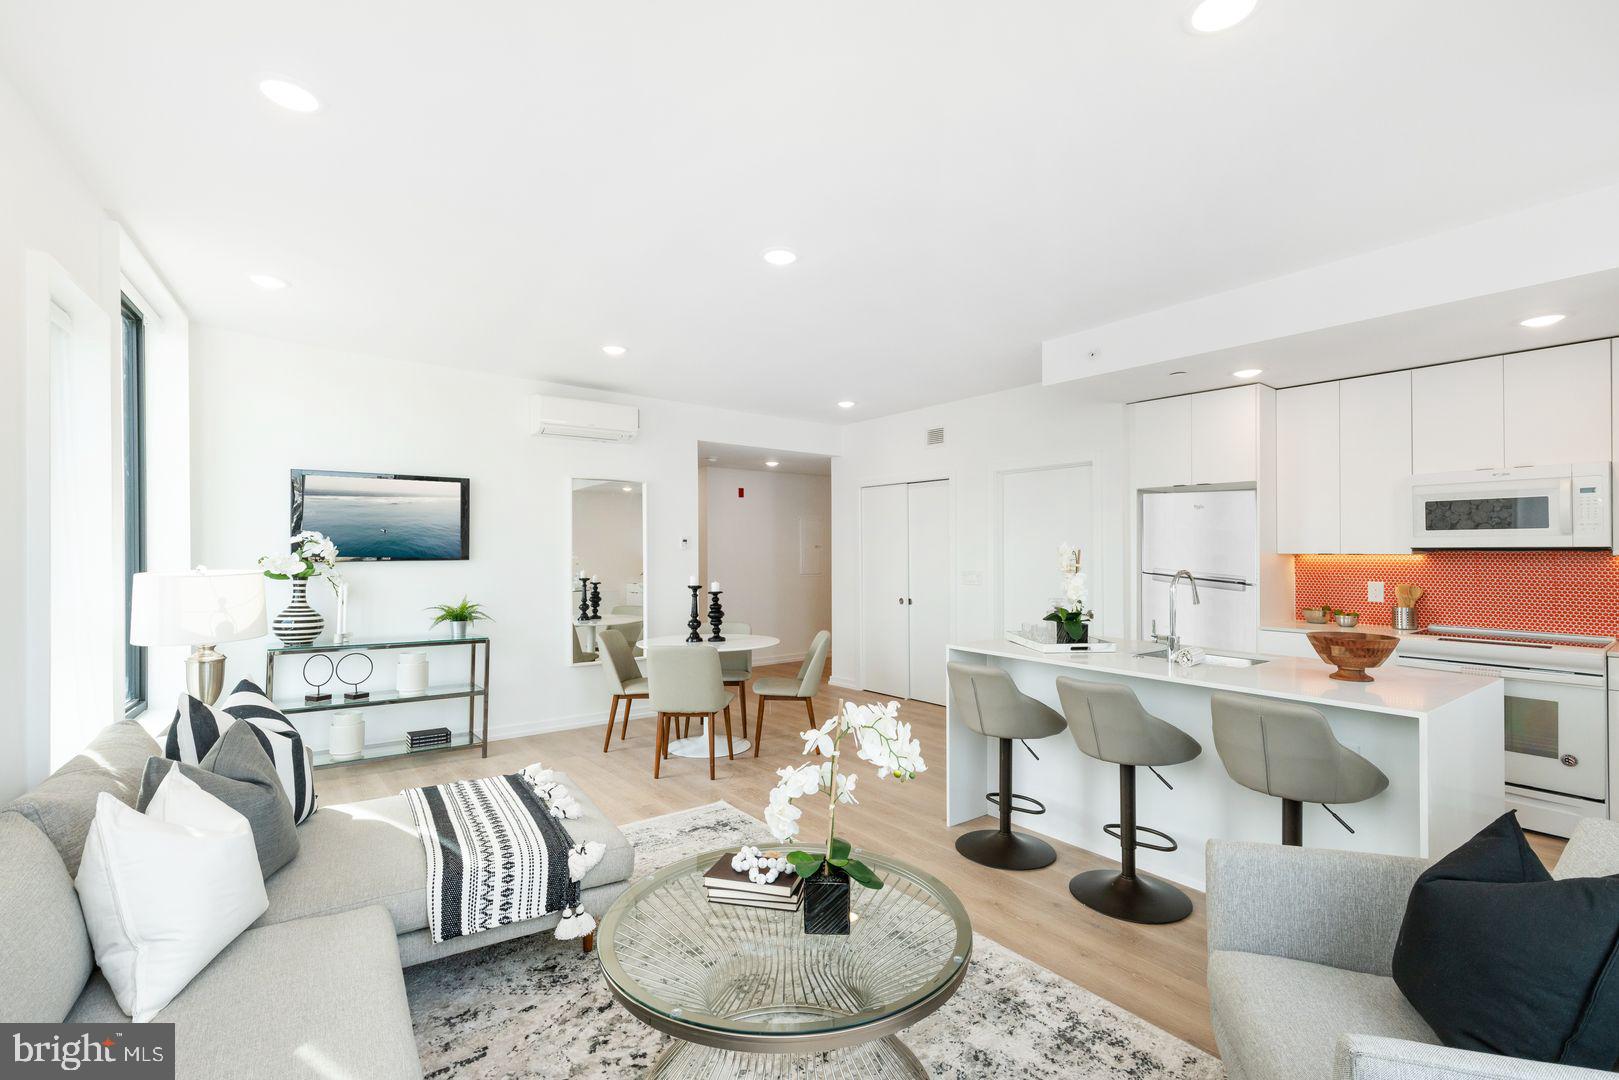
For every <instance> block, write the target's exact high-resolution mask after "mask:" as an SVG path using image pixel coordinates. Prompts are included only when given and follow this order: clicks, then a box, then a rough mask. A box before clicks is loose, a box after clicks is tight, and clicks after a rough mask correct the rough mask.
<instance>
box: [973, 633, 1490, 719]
mask: <svg viewBox="0 0 1619 1080" xmlns="http://www.w3.org/2000/svg"><path fill="white" fill-rule="evenodd" d="M1277 629H1280V628H1279V627H1278V628H1277ZM1117 644H1118V651H1117V652H1110V653H1043V652H1036V651H1035V650H1033V649H1026V648H1024V647H1023V646H1021V645H1016V644H1013V643H1012V642H1010V641H1004V640H1002V641H994V640H991V641H970V642H966V643H964V644H956V645H951V646H950V648H951V649H952V650H955V651H958V652H963V653H976V654H978V655H980V656H996V657H1003V658H1005V659H1008V660H1021V661H1026V662H1028V663H1033V664H1047V665H1050V666H1051V667H1055V668H1075V669H1090V670H1094V671H1099V672H1107V673H1109V674H1113V675H1122V676H1125V677H1127V678H1137V679H1153V680H1157V681H1159V682H1172V683H1182V684H1185V685H1191V686H1206V687H1208V688H1209V689H1210V690H1233V691H1236V692H1238V693H1244V694H1257V695H1260V696H1262V697H1273V698H1281V699H1285V700H1288V701H1302V702H1305V703H1307V704H1311V705H1333V706H1337V707H1338V708H1343V709H1363V710H1365V711H1367V712H1379V713H1392V714H1396V715H1402V716H1424V715H1426V714H1427V713H1429V712H1432V711H1433V710H1435V709H1438V708H1442V707H1443V706H1445V705H1449V704H1450V703H1451V702H1453V701H1457V700H1458V699H1460V698H1464V697H1466V696H1468V695H1469V694H1472V693H1475V692H1477V691H1479V690H1482V689H1484V688H1485V687H1488V686H1490V685H1491V684H1493V683H1496V682H1499V681H1500V680H1498V679H1495V678H1493V677H1486V676H1480V675H1461V674H1452V673H1451V672H1448V671H1430V670H1427V669H1424V668H1407V667H1398V666H1394V665H1392V664H1391V663H1387V662H1386V663H1385V664H1384V665H1383V666H1382V667H1378V668H1373V669H1372V670H1371V672H1370V674H1371V676H1372V678H1373V679H1374V680H1375V681H1373V682H1369V683H1351V682H1340V681H1338V680H1336V679H1331V678H1328V676H1329V675H1330V674H1331V673H1332V671H1333V668H1331V667H1330V666H1328V665H1327V664H1323V663H1322V662H1321V661H1319V660H1316V659H1309V660H1301V659H1298V658H1296V657H1290V656H1271V655H1267V654H1264V653H1241V654H1239V653H1228V654H1227V655H1245V656H1255V657H1260V658H1262V659H1264V660H1265V663H1263V664H1257V665H1255V666H1253V667H1215V666H1213V665H1209V664H1201V665H1198V666H1196V667H1178V666H1176V665H1174V664H1171V663H1170V662H1169V661H1168V660H1164V659H1152V658H1148V657H1141V656H1136V655H1135V654H1136V653H1138V652H1149V651H1152V650H1154V649H1162V648H1163V646H1162V645H1160V644H1157V643H1154V642H1150V641H1120V642H1118V643H1117Z"/></svg>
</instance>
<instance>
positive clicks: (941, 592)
mask: <svg viewBox="0 0 1619 1080" xmlns="http://www.w3.org/2000/svg"><path fill="white" fill-rule="evenodd" d="M906 487H907V489H908V490H907V493H906V494H907V499H906V502H907V512H908V519H909V521H908V525H907V528H906V534H907V547H908V549H909V551H908V560H907V561H908V562H909V564H910V572H909V587H908V589H907V591H906V595H905V611H906V614H907V617H908V620H909V624H910V651H909V660H910V673H911V692H910V694H909V696H910V697H912V698H914V699H916V700H917V701H931V702H932V703H933V704H935V705H943V704H944V700H945V672H944V664H945V659H944V653H945V649H946V648H947V647H948V646H949V644H950V483H949V481H947V480H932V481H929V482H927V483H924V484H907V485H906Z"/></svg>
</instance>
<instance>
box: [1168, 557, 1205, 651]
mask: <svg viewBox="0 0 1619 1080" xmlns="http://www.w3.org/2000/svg"><path fill="white" fill-rule="evenodd" d="M1181 578H1185V579H1186V584H1188V585H1190V586H1191V587H1192V603H1193V604H1201V603H1202V602H1203V601H1202V600H1199V599H1198V596H1197V579H1196V578H1194V577H1193V576H1192V572H1191V571H1190V570H1177V571H1175V576H1174V577H1172V578H1170V579H1169V638H1168V640H1167V641H1165V644H1166V645H1168V646H1169V655H1170V656H1174V655H1175V652H1176V650H1178V649H1179V648H1180V647H1181V639H1180V635H1179V634H1178V633H1176V632H1175V595H1176V594H1177V593H1179V592H1180V589H1179V588H1178V587H1177V586H1179V585H1180V583H1181Z"/></svg>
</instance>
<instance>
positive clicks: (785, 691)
mask: <svg viewBox="0 0 1619 1080" xmlns="http://www.w3.org/2000/svg"><path fill="white" fill-rule="evenodd" d="M831 651H832V631H830V630H822V631H821V632H820V633H818V634H816V635H815V640H814V641H812V642H810V650H809V654H808V655H807V656H805V657H804V662H803V663H802V664H800V665H798V674H797V675H794V676H793V677H792V678H790V679H784V678H782V677H781V676H779V675H778V676H766V677H765V678H763V679H755V680H754V681H753V697H754V701H755V702H756V704H755V705H754V712H755V719H754V725H753V756H754V757H758V756H759V743H760V741H761V740H762V739H763V738H764V732H765V702H767V701H802V702H803V703H804V711H805V712H806V713H808V714H809V722H810V727H815V693H816V691H817V690H819V689H820V688H821V672H822V671H824V670H825V669H826V657H827V654H828V653H830V652H831ZM747 720H748V717H747V714H746V713H743V714H742V722H743V723H747Z"/></svg>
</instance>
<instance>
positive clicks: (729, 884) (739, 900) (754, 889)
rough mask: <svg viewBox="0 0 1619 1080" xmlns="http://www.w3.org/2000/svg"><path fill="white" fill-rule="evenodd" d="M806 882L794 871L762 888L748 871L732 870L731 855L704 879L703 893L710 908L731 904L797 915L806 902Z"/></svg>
mask: <svg viewBox="0 0 1619 1080" xmlns="http://www.w3.org/2000/svg"><path fill="white" fill-rule="evenodd" d="M803 886H804V879H803V878H801V877H799V876H798V875H797V874H795V873H793V872H792V870H790V869H789V870H783V871H782V872H781V873H780V874H778V875H776V880H775V881H772V882H771V883H770V884H768V885H760V884H757V883H755V882H752V881H749V880H748V875H747V872H746V871H739V870H732V869H731V855H730V854H729V853H727V854H724V855H721V856H720V857H719V861H718V862H716V863H715V864H714V865H713V866H711V867H709V869H708V873H706V874H704V875H703V892H704V893H705V894H707V896H708V902H709V903H710V904H728V905H730V906H732V907H757V908H771V909H773V910H776V911H797V910H798V905H799V903H800V902H801V901H802V900H803V899H804V888H803Z"/></svg>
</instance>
